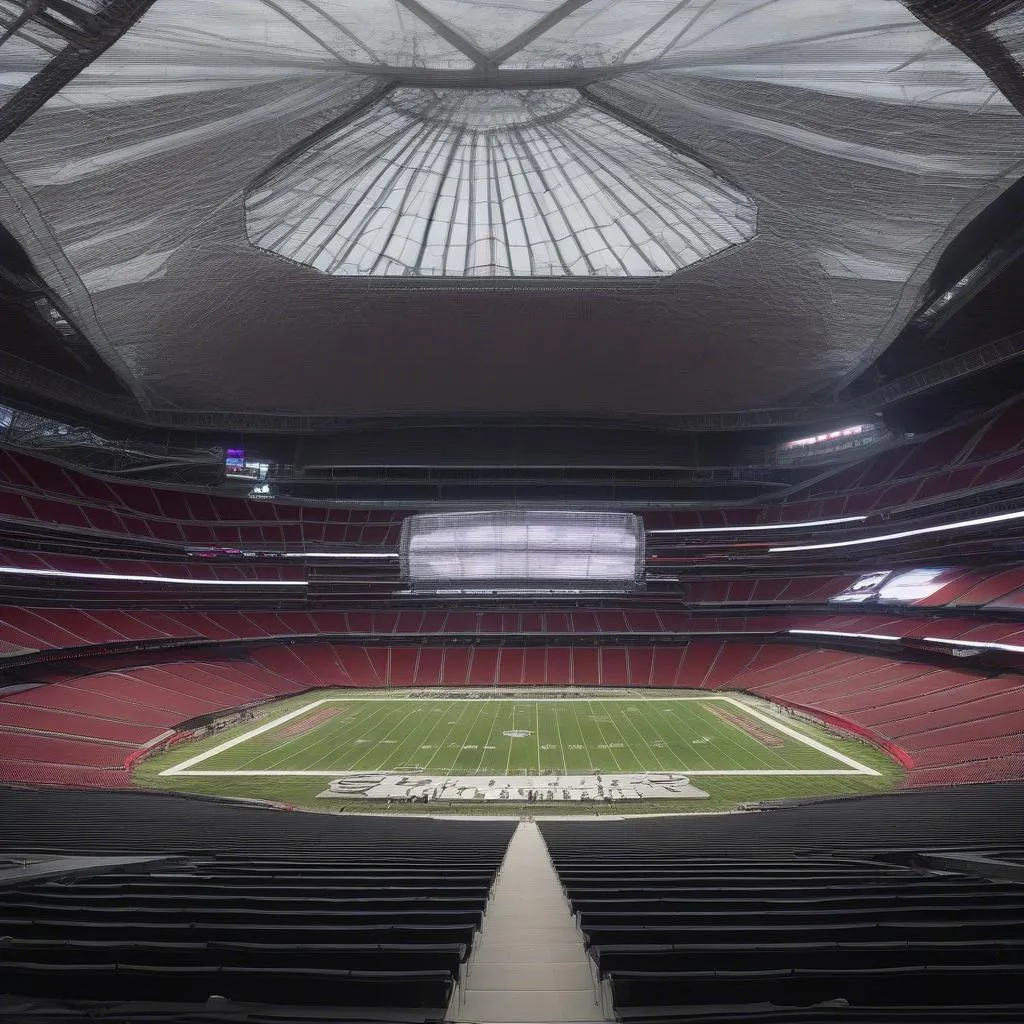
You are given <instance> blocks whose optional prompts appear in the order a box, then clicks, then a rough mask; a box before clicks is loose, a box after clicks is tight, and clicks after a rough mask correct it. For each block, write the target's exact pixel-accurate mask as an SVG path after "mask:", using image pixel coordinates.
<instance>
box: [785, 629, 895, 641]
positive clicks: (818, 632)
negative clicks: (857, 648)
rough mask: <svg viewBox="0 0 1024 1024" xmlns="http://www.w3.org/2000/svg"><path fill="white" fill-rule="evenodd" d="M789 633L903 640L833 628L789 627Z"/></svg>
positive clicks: (857, 638) (881, 634)
mask: <svg viewBox="0 0 1024 1024" xmlns="http://www.w3.org/2000/svg"><path fill="white" fill-rule="evenodd" d="M786 632H787V633H802V634H806V635H807V636H841V637H849V638H850V639H852V640H903V639H907V638H905V637H902V636H889V635H888V634H886V633H840V632H838V631H836V630H832V629H789V630H786Z"/></svg>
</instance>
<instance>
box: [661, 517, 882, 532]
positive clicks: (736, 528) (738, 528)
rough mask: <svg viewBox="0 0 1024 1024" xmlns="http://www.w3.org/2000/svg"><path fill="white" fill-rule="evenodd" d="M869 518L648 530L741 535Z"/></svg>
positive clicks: (832, 524)
mask: <svg viewBox="0 0 1024 1024" xmlns="http://www.w3.org/2000/svg"><path fill="white" fill-rule="evenodd" d="M865 519H867V516H844V517H843V518H842V519H813V520H811V521H810V522H807V523H769V524H768V525H766V526H700V527H696V526H695V527H690V528H687V529H680V530H648V531H647V532H648V533H739V532H740V531H747V530H802V529H804V528H805V527H808V526H834V525H835V524H836V523H862V522H864V520H865Z"/></svg>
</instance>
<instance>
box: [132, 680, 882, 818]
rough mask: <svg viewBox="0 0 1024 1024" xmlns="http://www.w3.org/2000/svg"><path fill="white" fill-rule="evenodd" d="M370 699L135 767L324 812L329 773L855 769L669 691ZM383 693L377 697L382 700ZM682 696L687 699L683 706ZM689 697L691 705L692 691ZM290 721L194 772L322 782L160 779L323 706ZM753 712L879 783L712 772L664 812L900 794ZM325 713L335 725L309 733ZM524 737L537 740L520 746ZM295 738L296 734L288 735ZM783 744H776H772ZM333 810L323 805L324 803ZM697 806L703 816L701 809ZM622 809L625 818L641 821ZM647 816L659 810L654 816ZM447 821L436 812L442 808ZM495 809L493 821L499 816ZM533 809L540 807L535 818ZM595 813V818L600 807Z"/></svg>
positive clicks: (152, 781)
mask: <svg viewBox="0 0 1024 1024" xmlns="http://www.w3.org/2000/svg"><path fill="white" fill-rule="evenodd" d="M366 696H368V695H367V694H361V695H356V694H352V693H351V692H345V691H331V692H327V693H325V692H324V691H318V692H316V693H315V694H306V695H301V696H298V697H293V698H289V699H288V700H285V701H281V702H278V703H276V704H274V705H272V706H269V707H268V708H266V709H264V711H263V714H262V715H261V717H260V719H259V721H250V722H247V723H244V724H242V725H240V726H237V727H235V728H232V729H230V730H226V731H223V732H221V733H219V734H217V735H214V736H211V737H208V738H207V739H204V740H202V741H200V742H198V743H188V744H181V745H179V746H176V747H174V748H172V749H171V750H168V751H166V752H163V753H160V754H157V755H155V756H154V757H151V758H149V759H146V760H144V761H142V762H141V763H140V765H139V766H138V768H137V770H136V781H137V782H138V783H139V784H141V785H145V786H150V787H156V788H161V789H178V790H182V791H187V792H196V793H207V794H219V795H227V796H248V797H262V798H265V799H274V800H284V801H287V802H291V803H295V804H298V805H302V806H309V807H316V808H317V809H320V810H336V809H342V808H341V807H339V806H338V804H339V803H340V802H336V801H332V802H328V801H319V802H318V801H317V799H316V794H317V793H319V792H321V791H322V790H323V789H324V788H326V783H327V782H328V781H329V778H330V773H331V772H340V771H353V770H360V771H378V770H384V771H399V770H401V769H415V770H417V771H424V772H430V773H432V774H438V775H440V774H462V775H487V774H494V775H498V774H501V775H509V774H511V775H514V774H527V773H552V772H553V773H563V774H585V773H589V772H592V771H606V772H610V771H616V770H618V771H623V772H643V771H660V770H678V771H688V772H701V773H703V772H718V771H737V770H755V771H772V772H774V771H780V770H782V771H785V770H803V771H815V772H818V771H830V770H836V769H839V770H847V769H848V766H847V765H845V764H843V763H841V762H840V761H838V760H836V759H834V758H832V757H830V756H829V755H828V754H827V753H824V752H822V751H819V750H815V749H813V748H811V747H809V746H806V745H804V744H803V743H801V742H799V741H798V740H797V739H794V738H791V737H788V736H784V735H782V734H781V733H779V732H778V731H777V730H775V729H773V728H772V726H771V725H768V724H765V723H764V722H760V721H757V720H755V719H754V718H753V717H752V716H751V714H750V713H749V712H748V711H744V710H743V709H740V708H736V707H734V706H730V705H727V704H726V703H725V702H721V701H714V700H710V699H708V696H709V695H707V694H702V695H701V699H698V700H687V699H670V700H665V699H663V698H664V691H660V692H658V693H652V694H649V695H648V696H647V697H646V698H645V697H642V696H640V695H639V694H638V695H637V696H636V698H635V699H633V697H632V695H630V699H628V700H610V699H607V697H606V695H605V694H600V695H598V694H595V696H594V698H593V699H586V698H585V697H582V698H581V697H579V696H576V697H574V698H572V699H568V698H567V699H563V700H556V701H538V700H533V699H530V698H529V697H523V698H521V699H520V698H518V697H517V698H516V699H500V700H498V699H467V698H464V697H461V698H458V699H439V698H434V699H422V700H421V699H417V700H410V699H389V700H379V699H378V700H367V699H365V698H366ZM377 696H379V691H378V694H377ZM680 696H683V695H680ZM685 696H692V694H686V695H685ZM324 697H333V698H338V700H337V702H334V701H331V702H329V703H325V704H320V705H319V707H318V708H316V709H310V710H306V711H303V712H302V713H301V714H300V715H299V716H298V717H297V718H295V719H292V720H291V721H289V722H288V723H286V724H283V725H280V726H275V727H274V728H272V729H270V730H269V731H267V732H264V733H262V734H261V735H258V736H254V737H252V738H249V739H246V740H245V741H244V742H242V743H240V744H238V745H236V746H234V747H232V748H231V749H228V750H224V751H222V752H220V753H217V754H214V755H213V756H211V757H209V758H207V759H204V760H202V761H201V762H199V763H197V764H195V765H194V766H192V767H191V768H190V769H189V770H190V771H193V772H206V771H216V772H220V771H239V770H241V771H266V770H273V771H296V770H299V771H317V772H324V773H325V774H323V775H319V776H294V777H290V776H286V777H268V776H263V777H261V776H241V777H238V776H228V775H223V776H221V775H213V776H207V775H196V776H193V775H169V776H168V775H162V774H161V772H163V771H164V770H166V769H167V768H170V767H172V766H175V765H179V764H181V763H182V762H183V761H185V760H186V759H189V758H192V757H194V756H196V755H197V754H202V753H205V752H207V751H210V750H212V749H213V748H215V747H218V746H220V745H222V744H224V743H225V742H226V741H228V740H233V739H235V738H237V737H239V736H242V735H245V734H246V733H249V732H251V731H252V730H253V729H254V728H256V727H258V726H262V725H266V724H267V723H269V722H273V721H274V720H275V719H277V718H279V717H281V716H282V715H284V714H287V713H288V712H291V711H294V710H297V709H301V708H304V707H306V706H307V705H310V704H312V703H315V702H316V701H320V700H322V699H323V698H324ZM740 699H741V700H742V701H743V702H744V703H745V705H746V706H747V707H749V708H753V709H756V710H758V711H760V712H761V713H762V714H764V713H767V714H768V716H769V717H770V718H772V719H773V720H776V721H778V722H779V723H780V724H782V725H784V726H785V727H787V728H789V729H794V730H796V731H797V732H799V733H800V734H802V735H806V736H809V737H812V738H813V739H816V740H818V741H819V742H821V743H824V744H825V745H826V746H827V747H829V748H830V749H831V750H833V751H838V752H840V753H843V754H846V755H847V756H849V757H852V758H854V759H855V760H857V761H858V762H860V763H861V764H864V765H867V766H869V767H871V768H873V769H875V770H876V771H878V772H880V773H881V774H880V775H877V776H869V775H805V776H784V775H753V776H725V775H723V776H718V775H704V774H701V775H699V776H697V777H695V778H694V782H695V783H696V784H698V785H699V786H700V788H701V789H704V790H706V791H707V792H708V793H709V794H710V799H708V800H702V801H692V800H680V801H658V806H657V809H658V810H664V811H677V810H685V811H688V812H693V811H709V810H721V809H727V808H729V807H734V806H735V805H736V804H737V803H739V802H743V801H750V800H759V799H774V798H779V797H787V796H814V795H829V794H848V793H862V792H875V791H878V790H880V789H887V788H890V787H892V786H893V785H894V784H895V783H896V782H898V780H899V779H900V778H901V777H902V772H901V770H900V768H899V766H898V765H896V764H895V763H894V762H893V761H891V760H890V759H889V758H888V757H887V756H886V755H885V754H883V753H882V752H881V751H879V750H877V749H876V748H874V747H872V746H870V745H868V744H866V743H863V742H861V741H858V740H853V739H849V738H845V737H839V736H837V735H835V734H834V733H830V732H828V731H826V730H824V729H823V728H820V727H818V726H815V725H810V724H807V723H804V722H801V721H799V720H797V719H794V718H792V717H791V716H787V715H783V714H781V713H778V712H777V711H776V710H773V709H772V707H771V706H770V705H768V704H766V703H764V702H761V701H755V700H752V699H751V698H747V697H741V698H740ZM713 708H717V709H718V710H719V711H722V712H725V713H726V714H729V715H734V716H736V717H737V718H739V719H743V720H745V721H747V722H748V723H749V724H750V726H752V727H753V729H754V730H759V731H760V735H751V733H750V732H749V731H747V730H745V729H743V728H739V727H737V725H736V724H734V723H730V722H727V721H724V720H723V719H722V718H721V717H720V716H719V715H717V714H715V712H714V711H713V710H712V709H713ZM325 709H331V710H332V712H333V713H332V714H331V716H330V717H329V718H327V719H326V720H323V721H320V722H319V724H314V725H312V727H310V728H303V727H302V723H303V721H304V720H307V721H308V720H313V721H315V719H316V718H317V716H318V715H321V714H322V713H323V712H324V710H325ZM510 731H520V732H525V733H528V734H529V735H526V736H519V737H509V736H505V735H504V733H505V732H510ZM288 733H291V735H289V734H288ZM768 735H773V736H776V737H777V740H776V741H773V742H765V739H766V736H768ZM325 805H326V806H325ZM695 805H698V806H695ZM345 809H347V810H349V811H359V810H363V811H365V810H371V809H375V807H374V806H373V802H371V801H351V802H347V803H346V804H345ZM640 809H641V808H639V807H631V806H628V805H625V804H622V803H620V804H617V805H616V812H617V813H620V814H621V813H629V812H630V811H637V810H640ZM643 809H644V810H647V811H648V812H649V811H650V810H651V809H652V808H651V806H649V805H648V806H647V807H645V808H643ZM434 810H435V811H436V810H437V808H436V807H435V808H434ZM451 810H452V811H454V812H456V813H467V812H468V813H472V812H474V811H479V810H480V805H470V806H469V807H465V806H458V805H453V806H452V808H451ZM487 810H489V811H493V810H494V809H493V808H490V807H488V808H487ZM550 810H551V811H552V813H575V812H577V811H578V810H580V808H577V807H574V806H570V805H567V804H565V803H559V804H555V805H552V806H551V808H550ZM533 811H534V808H531V813H533ZM590 813H593V807H592V806H591V810H590Z"/></svg>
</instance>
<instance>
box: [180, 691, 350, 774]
mask: <svg viewBox="0 0 1024 1024" xmlns="http://www.w3.org/2000/svg"><path fill="white" fill-rule="evenodd" d="M331 699H332V698H330V697H325V698H324V699H323V700H318V701H314V702H313V703H312V704H303V705H302V707H300V708H296V709H295V710H294V711H289V712H288V713H287V714H284V715H281V717H280V718H275V719H273V720H272V721H270V722H266V723H264V724H263V725H260V726H257V727H256V728H255V729H252V730H250V731H249V732H247V733H243V734H242V735H241V736H236V737H235V738H234V739H233V740H225V741H224V742H223V743H221V744H220V745H218V746H216V747H214V748H213V749H212V750H208V751H206V753H204V754H196V756H195V757H190V758H189V759H188V760H187V761H182V762H181V764H176V765H174V766H173V767H172V768H166V769H165V770H164V771H162V772H161V773H160V774H161V775H180V774H181V773H182V772H183V771H184V770H185V769H187V768H191V767H192V765H194V764H199V763H200V762H201V761H206V760H209V758H211V757H213V756H214V755H215V754H221V753H223V752H224V751H225V750H231V748H232V747H237V746H238V745H239V744H240V743H244V742H245V741H246V740H251V739H252V738H253V736H262V735H263V733H265V732H269V731H270V730H271V729H276V728H277V727H278V726H281V725H284V723H285V722H290V721H291V720H292V719H293V718H298V717H299V715H301V714H304V713H305V712H306V711H309V710H310V709H311V708H318V707H319V706H320V705H321V704H326V703H328V701H330V700H331ZM334 699H338V698H334Z"/></svg>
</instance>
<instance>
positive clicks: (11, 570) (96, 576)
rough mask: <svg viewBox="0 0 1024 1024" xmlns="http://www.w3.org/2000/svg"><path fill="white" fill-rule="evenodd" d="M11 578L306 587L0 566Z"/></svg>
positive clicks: (295, 583)
mask: <svg viewBox="0 0 1024 1024" xmlns="http://www.w3.org/2000/svg"><path fill="white" fill-rule="evenodd" d="M0 573H6V574H7V575H11V576H50V577H57V578H58V579H71V580H117V581H118V582H125V583H174V584H184V585H187V586H191V587H304V586H306V585H307V584H306V581H305V580H193V579H186V578H185V577H182V576H136V575H131V574H128V573H118V572H65V571H64V570H63V569H23V568H21V567H20V566H14V565H0Z"/></svg>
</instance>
